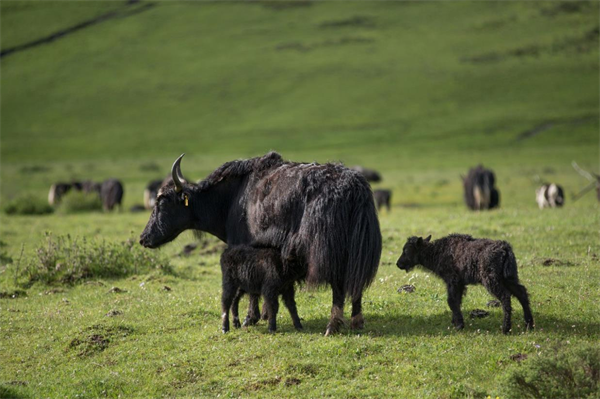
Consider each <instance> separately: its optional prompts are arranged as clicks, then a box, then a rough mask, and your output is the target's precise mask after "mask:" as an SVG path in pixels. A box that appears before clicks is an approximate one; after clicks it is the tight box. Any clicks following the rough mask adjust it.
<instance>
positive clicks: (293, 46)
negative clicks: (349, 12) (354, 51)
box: [275, 36, 375, 52]
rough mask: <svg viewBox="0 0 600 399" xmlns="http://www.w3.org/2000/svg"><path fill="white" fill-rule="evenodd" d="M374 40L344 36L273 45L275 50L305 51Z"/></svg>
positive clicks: (373, 40) (366, 42)
mask: <svg viewBox="0 0 600 399" xmlns="http://www.w3.org/2000/svg"><path fill="white" fill-rule="evenodd" d="M373 42H375V39H373V38H370V37H364V36H345V37H341V38H339V39H330V40H323V41H320V42H314V43H308V44H307V43H300V42H288V43H281V44H278V45H277V46H275V50H277V51H282V50H295V51H299V52H307V51H312V50H316V49H319V48H323V47H338V46H347V45H356V44H370V43H373Z"/></svg>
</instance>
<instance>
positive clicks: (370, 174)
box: [350, 165, 381, 183]
mask: <svg viewBox="0 0 600 399" xmlns="http://www.w3.org/2000/svg"><path fill="white" fill-rule="evenodd" d="M350 169H352V170H355V171H357V172H358V173H360V174H361V175H363V176H364V177H365V179H367V181H368V182H373V183H378V182H380V181H381V175H380V174H379V172H377V171H376V170H373V169H367V168H363V167H362V166H359V165H355V166H352V167H350Z"/></svg>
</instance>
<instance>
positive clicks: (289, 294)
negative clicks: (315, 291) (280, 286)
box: [281, 284, 302, 330]
mask: <svg viewBox="0 0 600 399" xmlns="http://www.w3.org/2000/svg"><path fill="white" fill-rule="evenodd" d="M281 296H282V297H283V303H285V307H286V308H288V310H289V311H290V316H291V317H292V322H293V323H294V328H296V330H302V323H300V317H299V316H298V308H296V300H295V299H294V285H293V284H290V286H289V287H288V288H286V289H285V290H284V291H283V293H282V294H281Z"/></svg>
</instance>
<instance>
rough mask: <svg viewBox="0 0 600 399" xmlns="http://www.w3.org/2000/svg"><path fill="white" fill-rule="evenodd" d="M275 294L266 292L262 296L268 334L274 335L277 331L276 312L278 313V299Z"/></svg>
mask: <svg viewBox="0 0 600 399" xmlns="http://www.w3.org/2000/svg"><path fill="white" fill-rule="evenodd" d="M277 296H278V295H277V293H276V292H275V293H274V292H272V291H271V292H268V293H265V294H264V297H265V305H264V307H265V308H266V309H267V314H268V317H269V332H270V333H274V332H275V331H277V312H278V311H279V299H278V298H277Z"/></svg>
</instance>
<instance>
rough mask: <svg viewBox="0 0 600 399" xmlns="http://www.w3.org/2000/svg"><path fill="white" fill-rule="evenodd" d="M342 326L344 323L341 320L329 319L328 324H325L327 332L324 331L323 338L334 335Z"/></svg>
mask: <svg viewBox="0 0 600 399" xmlns="http://www.w3.org/2000/svg"><path fill="white" fill-rule="evenodd" d="M343 324H344V321H343V320H341V319H331V320H330V321H329V324H327V330H325V336H326V337H328V336H330V335H333V334H336V333H338V332H339V331H340V327H341V326H342V325H343Z"/></svg>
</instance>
